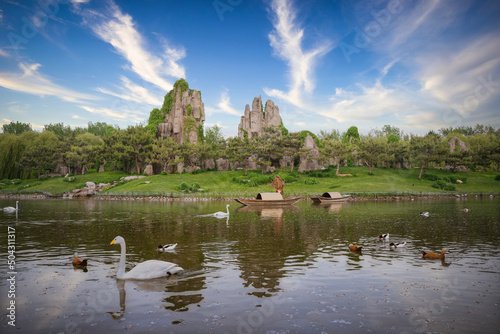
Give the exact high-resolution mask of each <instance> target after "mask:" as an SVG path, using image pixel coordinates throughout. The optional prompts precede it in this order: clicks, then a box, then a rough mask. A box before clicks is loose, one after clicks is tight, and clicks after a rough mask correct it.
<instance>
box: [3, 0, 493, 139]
mask: <svg viewBox="0 0 500 334" xmlns="http://www.w3.org/2000/svg"><path fill="white" fill-rule="evenodd" d="M499 17H500V1H497V0H491V1H487V0H484V1H483V0H470V1H469V0H426V1H411V0H389V1H385V0H384V1H378V0H375V1H355V0H353V1H349V0H346V1H337V0H331V1H326V0H324V1H320V0H300V1H299V0H206V1H194V0H184V1H172V0H169V1H163V0H144V1H124V0H104V1H101V0H99V1H98V0H38V1H29V0H28V1H22V0H18V1H15V0H0V126H1V125H3V124H9V123H10V122H16V121H19V122H23V123H30V124H31V126H32V128H33V129H34V130H38V131H41V130H43V127H44V125H47V124H51V123H52V124H55V123H61V122H62V123H64V124H65V125H69V126H71V127H72V128H75V127H86V126H87V124H88V123H89V122H93V123H96V122H106V123H107V124H111V125H116V126H119V127H120V128H126V127H127V126H129V125H137V124H139V123H143V124H147V120H148V118H149V113H150V112H151V110H152V109H153V108H161V106H162V104H163V98H164V96H165V94H167V93H168V92H169V91H170V89H172V86H173V84H174V83H175V81H176V80H178V79H179V78H185V80H186V81H187V82H188V83H189V86H190V88H191V89H197V90H200V91H201V94H202V100H203V102H204V105H205V124H204V126H205V128H207V127H212V126H214V125H218V126H219V127H221V129H222V133H223V134H224V136H225V137H233V136H236V135H237V133H238V124H239V123H240V120H241V116H243V113H244V110H245V105H246V104H249V105H250V106H251V105H252V100H253V99H254V98H255V97H257V96H261V97H262V101H263V102H264V103H265V101H267V100H268V99H271V100H272V101H273V102H274V103H275V105H277V106H278V107H279V110H280V115H281V118H282V120H283V125H284V126H285V127H286V128H287V129H288V130H289V131H291V132H296V131H301V130H309V131H311V132H313V133H316V134H318V133H319V132H320V131H325V132H330V131H332V130H338V131H340V132H341V133H342V132H344V131H346V130H347V129H348V128H349V127H351V126H356V127H358V130H359V132H360V133H361V134H367V133H369V132H370V131H371V130H374V129H381V128H382V127H383V126H384V125H391V126H395V127H398V128H399V129H401V130H402V131H403V132H405V133H407V134H419V135H421V134H425V133H427V132H428V131H430V130H434V131H436V130H439V129H440V128H443V127H457V126H474V125H475V124H483V125H491V126H493V127H494V128H500V116H499V115H500V113H499V109H500V108H499V106H500V20H498V18H499Z"/></svg>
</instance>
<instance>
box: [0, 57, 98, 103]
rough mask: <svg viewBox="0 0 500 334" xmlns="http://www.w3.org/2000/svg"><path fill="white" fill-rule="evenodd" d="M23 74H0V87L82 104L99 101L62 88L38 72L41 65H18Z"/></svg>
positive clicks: (87, 95) (90, 96) (93, 97)
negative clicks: (88, 101) (87, 101)
mask: <svg viewBox="0 0 500 334" xmlns="http://www.w3.org/2000/svg"><path fill="white" fill-rule="evenodd" d="M18 65H19V67H20V69H21V73H16V72H0V86H1V87H4V88H7V89H10V90H14V91H18V92H22V93H26V94H33V95H38V96H54V97H56V98H59V99H61V100H63V101H68V102H74V103H81V102H83V101H86V100H97V97H95V96H92V95H89V94H83V93H79V92H76V91H74V90H71V89H69V88H66V87H63V86H60V85H58V84H56V83H54V82H52V81H51V80H50V79H49V78H47V77H46V76H44V75H43V74H42V73H40V72H39V71H38V69H39V68H40V67H41V65H40V64H27V63H19V64H18Z"/></svg>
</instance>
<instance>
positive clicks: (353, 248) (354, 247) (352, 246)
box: [349, 244, 363, 252]
mask: <svg viewBox="0 0 500 334" xmlns="http://www.w3.org/2000/svg"><path fill="white" fill-rule="evenodd" d="M362 248H363V246H358V245H353V244H350V245H349V250H351V251H353V252H361V249H362Z"/></svg>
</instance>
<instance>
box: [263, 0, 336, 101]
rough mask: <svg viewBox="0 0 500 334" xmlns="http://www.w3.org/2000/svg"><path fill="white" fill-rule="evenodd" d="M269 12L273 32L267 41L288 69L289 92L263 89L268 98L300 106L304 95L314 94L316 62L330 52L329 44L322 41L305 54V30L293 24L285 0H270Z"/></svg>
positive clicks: (294, 16)
mask: <svg viewBox="0 0 500 334" xmlns="http://www.w3.org/2000/svg"><path fill="white" fill-rule="evenodd" d="M271 9H272V11H273V12H274V15H275V18H274V22H273V26H274V30H273V31H272V32H271V33H270V34H269V36H268V37H269V41H270V44H271V47H272V48H273V51H274V53H275V55H276V56H277V57H279V58H281V59H282V60H284V61H285V62H286V64H287V65H288V67H289V81H290V82H289V91H288V92H284V91H281V90H278V89H269V88H264V91H265V93H266V94H267V95H269V96H271V97H277V98H279V99H282V100H285V101H287V102H289V103H291V104H293V105H295V106H299V107H301V106H303V105H304V103H303V94H304V93H312V91H313V90H314V86H315V85H314V79H313V73H314V68H315V66H316V64H317V62H318V60H319V59H320V58H321V57H322V56H324V55H325V54H327V53H328V52H329V51H330V50H331V49H332V43H331V42H330V41H323V42H321V43H319V44H318V45H317V46H316V47H315V48H312V49H311V50H308V51H304V50H303V48H302V41H303V38H304V29H302V28H301V27H300V26H299V24H297V22H296V13H295V10H294V8H293V7H292V4H291V3H290V2H289V1H287V0H273V1H272V3H271Z"/></svg>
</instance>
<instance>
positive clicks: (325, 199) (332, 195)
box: [311, 191, 351, 203]
mask: <svg viewBox="0 0 500 334" xmlns="http://www.w3.org/2000/svg"><path fill="white" fill-rule="evenodd" d="M349 197H351V195H341V194H340V193H339V192H336V191H332V192H326V193H323V195H321V196H318V197H311V199H312V200H313V202H314V203H337V202H345V201H347V200H348V199H349Z"/></svg>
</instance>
